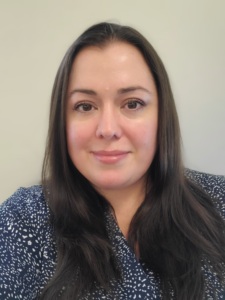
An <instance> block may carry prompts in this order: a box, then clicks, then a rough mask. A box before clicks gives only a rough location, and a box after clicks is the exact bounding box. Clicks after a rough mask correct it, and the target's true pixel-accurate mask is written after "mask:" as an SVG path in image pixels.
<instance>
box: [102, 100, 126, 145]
mask: <svg viewBox="0 0 225 300" xmlns="http://www.w3.org/2000/svg"><path fill="white" fill-rule="evenodd" d="M121 134H122V130H121V126H120V117H119V113H118V112H117V111H116V109H115V108H112V107H111V106H108V107H105V108H104V109H102V111H101V112H100V115H99V121H98V125H97V129H96V136H97V137H98V138H102V139H107V140H110V139H113V138H115V139H119V138H120V137H121Z"/></svg>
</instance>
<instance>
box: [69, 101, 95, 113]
mask: <svg viewBox="0 0 225 300" xmlns="http://www.w3.org/2000/svg"><path fill="white" fill-rule="evenodd" d="M74 109H75V110H77V111H80V112H88V111H91V110H93V109H94V107H93V105H91V104H90V103H79V104H77V105H76V106H75V108H74Z"/></svg>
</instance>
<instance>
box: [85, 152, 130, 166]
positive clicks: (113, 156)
mask: <svg viewBox="0 0 225 300" xmlns="http://www.w3.org/2000/svg"><path fill="white" fill-rule="evenodd" d="M91 153H92V154H93V156H94V157H95V158H96V159H97V160H98V161H100V162H102V163H106V164H114V163H117V162H119V161H121V160H123V159H124V158H125V157H126V156H127V155H128V154H129V153H130V151H120V150H112V151H105V150H100V151H92V152H91Z"/></svg>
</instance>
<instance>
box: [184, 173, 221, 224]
mask: <svg viewBox="0 0 225 300" xmlns="http://www.w3.org/2000/svg"><path fill="white" fill-rule="evenodd" d="M185 176H186V178H188V179H189V180H191V181H192V182H194V183H195V184H196V185H198V186H199V187H200V188H201V189H202V190H204V191H205V192H206V193H207V194H208V195H209V196H210V197H211V198H212V200H213V202H214V204H215V205H216V207H217V209H218V210H219V212H220V213H221V214H222V216H223V218H224V219H225V176H223V175H214V174H208V173H203V172H198V171H194V170H190V169H185Z"/></svg>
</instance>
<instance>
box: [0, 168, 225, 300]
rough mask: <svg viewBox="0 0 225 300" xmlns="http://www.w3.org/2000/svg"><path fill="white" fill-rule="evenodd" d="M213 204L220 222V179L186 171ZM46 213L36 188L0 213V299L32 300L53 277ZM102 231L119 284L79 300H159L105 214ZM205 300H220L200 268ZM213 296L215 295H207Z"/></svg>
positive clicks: (149, 276)
mask: <svg viewBox="0 0 225 300" xmlns="http://www.w3.org/2000/svg"><path fill="white" fill-rule="evenodd" d="M186 176H187V177H189V178H191V179H193V180H194V181H196V182H197V183H198V184H199V185H200V186H201V187H203V189H204V190H205V191H206V192H207V193H208V194H210V195H211V196H212V197H213V198H215V199H216V203H215V204H216V207H217V209H218V210H219V212H220V213H221V216H222V217H223V218H224V219H225V177H224V176H214V175H209V174H204V173H199V172H194V171H190V170H187V171H186ZM49 215H50V213H49V208H48V206H47V204H46V201H45V199H44V196H43V192H42V188H41V186H33V187H30V188H20V189H19V190H18V191H17V192H16V193H15V194H14V195H12V196H11V197H10V198H9V199H8V200H7V201H5V202H4V203H3V204H2V205H1V207H0V299H1V300H21V299H22V300H32V299H38V296H39V295H40V292H41V290H42V289H43V287H44V286H45V285H46V284H47V282H48V281H49V279H50V278H51V277H52V275H53V274H54V270H55V261H56V243H55V237H54V231H53V228H52V226H51V224H50V222H49ZM106 228H107V231H108V234H109V238H110V240H111V243H112V247H113V250H114V252H115V255H116V259H117V261H118V264H119V265H120V267H121V270H122V274H123V281H122V282H112V286H113V297H112V294H111V295H107V294H106V293H105V292H104V291H103V290H101V289H100V288H99V289H98V288H96V290H95V291H94V292H92V294H88V295H87V296H86V297H85V298H84V299H105V300H107V299H119V300H126V299H127V300H128V299H141V300H144V299H148V300H149V299H150V300H153V299H154V300H155V299H162V293H161V290H160V281H159V278H157V277H156V276H155V275H154V273H153V272H152V271H151V270H149V269H148V268H147V267H146V266H145V265H144V264H143V263H140V262H139V261H137V259H136V257H135V254H134V253H133V251H132V250H131V249H130V248H129V246H128V244H127V241H126V239H125V238H124V236H123V234H122V233H121V231H120V229H119V228H118V226H117V224H116V222H115V220H114V218H113V217H112V215H111V214H108V215H107V217H106ZM203 272H204V276H205V281H206V286H207V288H206V298H205V299H208V300H214V299H218V300H220V299H225V292H224V290H223V289H222V287H221V285H220V283H219V281H218V280H217V277H216V275H215V274H214V273H213V272H210V270H208V269H207V267H206V266H203ZM213 290H214V291H216V295H214V294H213Z"/></svg>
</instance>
